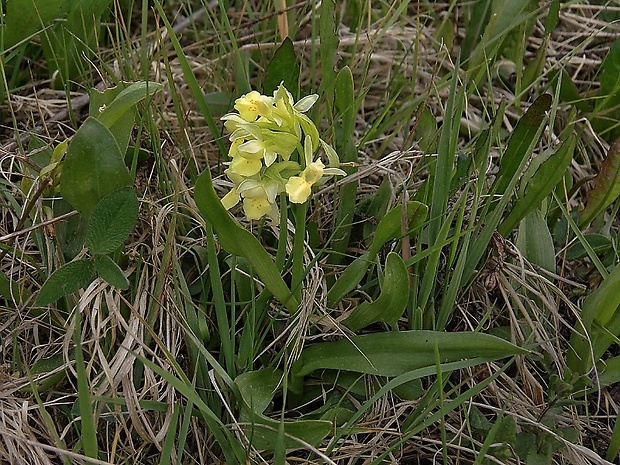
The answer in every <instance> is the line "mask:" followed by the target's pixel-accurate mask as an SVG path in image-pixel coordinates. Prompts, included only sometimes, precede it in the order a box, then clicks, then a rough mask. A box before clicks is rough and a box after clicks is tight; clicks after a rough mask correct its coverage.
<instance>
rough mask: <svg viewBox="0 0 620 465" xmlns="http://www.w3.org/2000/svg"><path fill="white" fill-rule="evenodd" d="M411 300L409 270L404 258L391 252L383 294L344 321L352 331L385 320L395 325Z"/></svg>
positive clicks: (362, 305) (359, 308)
mask: <svg viewBox="0 0 620 465" xmlns="http://www.w3.org/2000/svg"><path fill="white" fill-rule="evenodd" d="M408 302H409V272H408V271H407V266H406V265H405V262H403V259H402V258H401V257H400V256H399V255H397V254H395V253H393V252H392V253H390V254H388V256H387V259H386V262H385V272H384V276H383V286H382V287H381V294H380V295H379V297H378V298H377V300H375V301H374V302H364V303H363V304H361V305H359V306H358V307H356V308H355V309H354V310H353V312H351V314H350V315H349V316H348V317H347V318H346V319H345V320H344V321H343V324H344V325H345V326H347V327H348V328H349V329H350V330H351V331H358V330H360V329H362V328H365V327H366V326H368V325H370V324H372V323H376V322H377V321H383V322H385V323H387V324H389V325H391V326H395V325H396V323H397V322H398V320H399V318H400V317H401V316H402V315H403V312H404V311H405V308H406V307H407V303H408Z"/></svg>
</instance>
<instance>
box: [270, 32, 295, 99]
mask: <svg viewBox="0 0 620 465" xmlns="http://www.w3.org/2000/svg"><path fill="white" fill-rule="evenodd" d="M282 81H284V87H286V88H287V89H288V90H289V91H290V92H291V93H292V94H293V96H295V97H297V94H298V93H299V63H298V62H297V56H296V55H295V48H294V47H293V42H291V39H289V38H288V37H287V38H286V39H284V42H282V45H280V46H279V47H278V49H277V50H276V53H275V54H274V55H273V58H272V59H271V61H270V62H269V65H268V66H267V72H266V74H265V81H264V82H263V94H265V95H271V94H273V91H274V90H276V89H277V88H278V86H279V85H280V83H281V82H282Z"/></svg>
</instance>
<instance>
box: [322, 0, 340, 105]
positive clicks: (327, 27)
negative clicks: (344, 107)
mask: <svg viewBox="0 0 620 465" xmlns="http://www.w3.org/2000/svg"><path fill="white" fill-rule="evenodd" d="M319 37H320V39H321V42H320V45H319V49H320V50H319V51H320V55H321V76H322V77H321V90H323V92H324V93H325V95H326V98H327V101H328V102H329V103H330V104H331V102H332V99H333V98H334V92H335V87H336V84H335V83H336V72H335V71H334V66H335V65H336V54H337V51H338V35H337V34H336V12H335V2H334V0H325V1H324V2H321V12H320V15H319Z"/></svg>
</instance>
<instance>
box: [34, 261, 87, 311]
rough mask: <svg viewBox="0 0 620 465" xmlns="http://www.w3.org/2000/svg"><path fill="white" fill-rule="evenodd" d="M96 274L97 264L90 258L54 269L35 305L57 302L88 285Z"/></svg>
mask: <svg viewBox="0 0 620 465" xmlns="http://www.w3.org/2000/svg"><path fill="white" fill-rule="evenodd" d="M94 275H95V265H94V264H93V262H92V261H90V260H86V259H84V260H77V261H74V262H69V263H67V264H66V265H63V266H61V267H60V268H58V269H57V270H56V271H54V272H53V273H52V274H51V275H50V277H49V278H47V281H45V284H43V287H42V288H41V290H40V291H39V295H38V296H37V299H36V302H35V305H37V306H43V305H48V304H51V303H53V302H56V301H57V300H58V299H60V298H61V297H63V296H65V295H67V294H71V293H72V292H77V291H78V290H79V289H81V288H83V287H86V286H87V285H88V284H89V283H90V282H91V281H92V280H93V277H94Z"/></svg>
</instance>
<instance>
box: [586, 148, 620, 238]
mask: <svg viewBox="0 0 620 465" xmlns="http://www.w3.org/2000/svg"><path fill="white" fill-rule="evenodd" d="M592 183H593V184H594V188H593V189H592V190H589V191H588V200H587V202H586V207H585V208H584V209H583V211H582V212H581V214H580V215H579V227H581V228H583V227H584V226H587V225H588V224H589V223H590V222H591V221H592V220H593V219H594V218H596V217H597V216H598V215H600V214H601V213H602V212H603V211H604V210H605V209H606V208H607V207H608V206H609V205H611V204H612V202H613V201H614V200H616V199H617V198H618V196H619V195H620V138H619V139H618V140H616V141H615V142H614V143H613V144H612V145H611V147H609V152H607V156H606V157H605V161H603V164H602V165H601V170H600V171H599V173H598V174H597V175H596V177H595V178H594V180H593V181H592Z"/></svg>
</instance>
